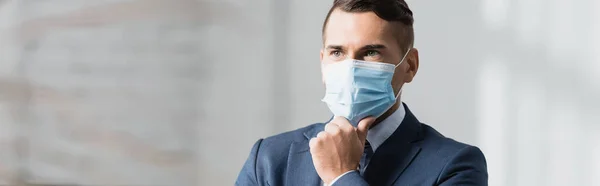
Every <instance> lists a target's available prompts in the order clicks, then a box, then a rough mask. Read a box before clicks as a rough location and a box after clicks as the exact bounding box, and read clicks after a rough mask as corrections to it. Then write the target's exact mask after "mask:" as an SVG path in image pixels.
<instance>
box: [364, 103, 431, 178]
mask: <svg viewBox="0 0 600 186" xmlns="http://www.w3.org/2000/svg"><path fill="white" fill-rule="evenodd" d="M403 106H404V108H405V110H406V115H405V117H404V120H402V124H400V126H399V127H398V128H397V129H396V131H394V133H393V134H392V136H390V137H389V138H388V139H387V140H386V141H385V142H384V143H383V144H382V145H381V146H380V147H379V148H378V149H377V151H376V152H375V154H373V157H372V158H371V161H370V162H369V165H368V166H367V169H366V170H365V173H364V177H365V180H366V181H367V182H368V183H369V184H370V185H393V184H394V182H395V181H396V179H397V178H398V177H399V176H400V174H402V172H403V171H404V170H405V169H406V167H408V165H410V163H411V162H412V160H413V159H414V158H415V156H417V154H419V152H420V151H421V147H419V146H418V145H417V143H414V142H417V141H419V140H421V139H422V138H423V136H422V135H421V123H420V122H419V121H418V120H417V119H416V118H415V116H414V115H413V114H412V113H411V112H410V110H408V107H406V105H404V104H403Z"/></svg>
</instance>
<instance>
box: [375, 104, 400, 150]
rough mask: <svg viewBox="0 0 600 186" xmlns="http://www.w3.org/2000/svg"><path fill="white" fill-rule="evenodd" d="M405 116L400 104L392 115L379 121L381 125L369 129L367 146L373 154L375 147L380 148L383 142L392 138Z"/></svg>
mask: <svg viewBox="0 0 600 186" xmlns="http://www.w3.org/2000/svg"><path fill="white" fill-rule="evenodd" d="M405 115H406V111H405V110H404V107H403V106H402V104H400V106H398V109H396V111H394V113H392V114H391V115H390V116H388V117H387V118H385V119H384V120H383V121H381V123H379V124H377V125H375V126H373V127H372V128H371V129H369V132H368V133H367V141H369V144H371V148H373V152H375V151H376V150H377V147H379V146H381V144H383V142H384V141H385V140H387V139H388V138H389V137H390V136H392V134H393V133H394V131H396V129H397V128H398V126H400V124H401V123H402V120H404V116H405Z"/></svg>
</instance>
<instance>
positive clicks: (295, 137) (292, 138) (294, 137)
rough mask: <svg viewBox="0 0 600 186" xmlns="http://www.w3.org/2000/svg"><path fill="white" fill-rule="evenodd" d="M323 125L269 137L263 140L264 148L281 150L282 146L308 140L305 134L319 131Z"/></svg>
mask: <svg viewBox="0 0 600 186" xmlns="http://www.w3.org/2000/svg"><path fill="white" fill-rule="evenodd" d="M323 126H324V124H323V123H315V124H311V125H308V126H306V127H302V128H299V129H296V130H292V131H287V132H284V133H281V134H277V135H274V136H269V137H267V138H264V139H263V140H262V145H261V147H262V148H280V147H282V146H289V145H290V144H292V143H293V142H301V141H304V140H307V137H306V136H305V134H307V133H311V132H312V131H316V130H319V128H323Z"/></svg>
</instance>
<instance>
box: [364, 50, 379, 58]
mask: <svg viewBox="0 0 600 186" xmlns="http://www.w3.org/2000/svg"><path fill="white" fill-rule="evenodd" d="M366 55H367V57H377V56H379V51H377V50H369V51H367V53H366Z"/></svg>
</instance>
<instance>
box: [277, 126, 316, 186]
mask: <svg viewBox="0 0 600 186" xmlns="http://www.w3.org/2000/svg"><path fill="white" fill-rule="evenodd" d="M323 126H324V125H323V124H321V125H317V126H316V127H314V128H312V129H311V130H309V131H307V132H306V133H304V136H305V137H306V139H305V140H304V141H300V142H294V143H292V145H291V147H290V152H289V155H288V157H289V158H288V162H287V170H286V171H287V172H286V179H285V180H286V183H285V185H290V186H295V185H297V186H306V185H320V184H321V178H320V177H319V175H318V174H317V171H316V170H315V166H314V165H313V161H312V156H311V154H310V147H309V146H308V142H309V140H310V138H312V137H314V136H316V135H317V133H319V132H320V131H323Z"/></svg>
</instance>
